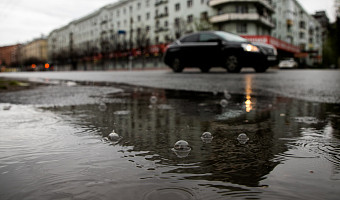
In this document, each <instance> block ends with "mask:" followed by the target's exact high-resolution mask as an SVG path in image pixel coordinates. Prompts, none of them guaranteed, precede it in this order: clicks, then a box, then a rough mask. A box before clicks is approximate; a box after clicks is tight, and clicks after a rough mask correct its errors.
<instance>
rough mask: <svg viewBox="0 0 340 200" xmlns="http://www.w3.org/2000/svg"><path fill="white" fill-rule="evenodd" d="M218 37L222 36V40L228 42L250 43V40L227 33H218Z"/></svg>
mask: <svg viewBox="0 0 340 200" xmlns="http://www.w3.org/2000/svg"><path fill="white" fill-rule="evenodd" d="M216 35H218V36H220V37H221V38H222V39H224V40H227V41H235V42H249V41H248V40H246V39H244V38H242V37H240V36H238V35H234V34H231V33H227V32H222V31H217V32H216Z"/></svg>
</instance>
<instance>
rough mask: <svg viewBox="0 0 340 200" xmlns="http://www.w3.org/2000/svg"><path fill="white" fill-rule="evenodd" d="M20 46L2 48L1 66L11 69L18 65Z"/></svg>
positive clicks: (0, 55)
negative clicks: (10, 67) (12, 66)
mask: <svg viewBox="0 0 340 200" xmlns="http://www.w3.org/2000/svg"><path fill="white" fill-rule="evenodd" d="M19 47H20V45H19V44H16V45H10V46H3V47H0V66H5V67H9V66H11V65H14V64H17V63H18V59H19V51H18V50H19Z"/></svg>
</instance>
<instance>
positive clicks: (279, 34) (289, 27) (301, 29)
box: [272, 0, 322, 66]
mask: <svg viewBox="0 0 340 200" xmlns="http://www.w3.org/2000/svg"><path fill="white" fill-rule="evenodd" d="M273 6H274V8H275V14H274V15H273V20H274V23H275V29H273V32H272V36H273V37H275V38H278V39H279V40H283V41H286V42H288V43H289V44H292V45H295V46H298V47H299V48H300V51H301V52H300V53H298V54H295V57H296V58H298V59H299V61H300V64H303V65H304V64H306V65H309V66H313V65H315V64H317V63H321V57H322V27H321V25H320V23H319V22H318V21H317V20H316V19H315V18H314V17H313V16H311V15H309V14H308V13H307V12H306V10H305V9H304V8H303V7H302V6H301V5H300V4H299V3H298V1H297V0H281V1H273Z"/></svg>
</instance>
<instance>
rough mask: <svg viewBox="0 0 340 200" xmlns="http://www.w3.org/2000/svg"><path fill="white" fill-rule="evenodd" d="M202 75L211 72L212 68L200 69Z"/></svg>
mask: <svg viewBox="0 0 340 200" xmlns="http://www.w3.org/2000/svg"><path fill="white" fill-rule="evenodd" d="M200 70H201V72H202V73H208V72H209V71H210V67H200Z"/></svg>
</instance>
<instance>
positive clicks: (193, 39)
mask: <svg viewBox="0 0 340 200" xmlns="http://www.w3.org/2000/svg"><path fill="white" fill-rule="evenodd" d="M180 41H181V42H182V43H188V42H198V34H194V35H189V36H187V37H185V38H183V39H181V40H180Z"/></svg>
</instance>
